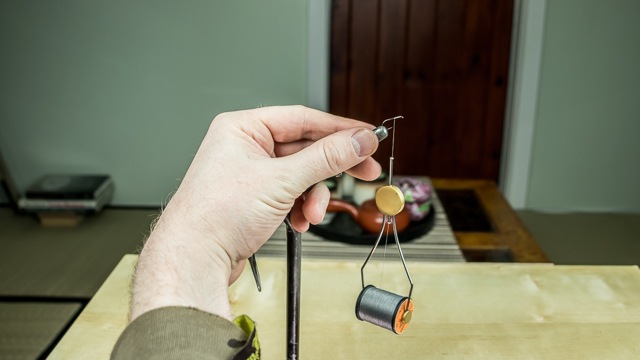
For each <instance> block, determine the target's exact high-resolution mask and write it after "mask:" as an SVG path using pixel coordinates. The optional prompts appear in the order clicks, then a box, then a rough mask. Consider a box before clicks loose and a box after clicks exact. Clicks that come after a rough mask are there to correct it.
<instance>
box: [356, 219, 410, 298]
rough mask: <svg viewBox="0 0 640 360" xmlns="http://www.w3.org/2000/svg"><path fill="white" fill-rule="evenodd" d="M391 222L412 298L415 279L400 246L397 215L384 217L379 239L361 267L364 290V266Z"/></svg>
mask: <svg viewBox="0 0 640 360" xmlns="http://www.w3.org/2000/svg"><path fill="white" fill-rule="evenodd" d="M389 223H391V225H392V226H393V238H394V239H395V242H396V246H397V248H398V254H399V255H400V259H401V260H402V266H403V267H404V272H405V273H406V274H407V279H409V285H410V287H409V296H408V298H409V300H411V294H412V293H413V279H412V278H411V274H410V273H409V268H407V262H406V261H405V259H404V254H403V253H402V247H400V240H399V239H398V229H397V227H396V217H395V216H389V215H386V214H385V215H384V218H383V219H382V224H383V225H382V228H381V229H380V233H379V234H378V239H377V240H376V242H375V244H374V245H373V248H371V252H369V255H368V256H367V258H366V259H365V261H364V263H363V264H362V267H361V268H360V278H361V279H362V289H363V290H364V288H365V283H364V268H365V267H366V266H367V263H368V262H369V259H371V256H372V255H373V253H374V252H375V251H376V248H377V247H378V244H380V240H381V239H382V235H383V234H384V233H385V229H386V227H387V226H388V224H389ZM406 308H407V310H408V309H409V301H408V302H407V305H406Z"/></svg>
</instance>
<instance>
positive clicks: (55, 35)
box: [0, 0, 308, 205]
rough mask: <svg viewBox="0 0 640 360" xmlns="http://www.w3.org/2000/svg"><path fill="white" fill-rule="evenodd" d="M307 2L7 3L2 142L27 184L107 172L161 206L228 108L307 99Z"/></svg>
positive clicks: (130, 195)
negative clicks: (50, 177) (55, 176)
mask: <svg viewBox="0 0 640 360" xmlns="http://www.w3.org/2000/svg"><path fill="white" fill-rule="evenodd" d="M307 17H308V3H307V2H305V1H298V0H277V1H274V0H271V1H259V0H218V1H195V0H189V1H173V0H153V1H152V0H145V1H125V0H112V1H101V2H86V1H79V0H60V1H35V0H24V1H10V2H9V1H3V2H1V3H0V48H1V49H2V56H0V147H1V149H2V152H3V154H4V156H5V158H6V161H7V163H8V166H9V167H10V168H11V171H12V173H13V176H14V178H15V181H16V182H17V185H18V187H19V188H20V190H22V191H24V190H25V188H26V187H27V186H28V185H29V184H30V183H31V182H33V181H35V180H36V178H37V177H39V176H40V175H42V174H45V173H56V172H65V173H83V172H93V173H100V172H105V173H109V174H111V175H112V176H113V177H114V179H115V182H116V187H117V192H116V197H115V199H114V203H115V204H118V205H158V204H160V203H161V202H162V201H164V199H165V197H166V196H167V194H168V193H170V192H171V191H173V190H174V189H175V188H176V186H177V185H178V183H179V179H180V177H181V176H182V175H183V174H184V171H185V170H186V168H187V166H188V165H189V162H190V160H191V158H192V156H193V154H194V153H195V151H196V149H197V146H198V144H199V142H200V140H201V139H202V136H203V135H204V133H205V131H206V129H207V127H208V125H209V123H210V121H211V119H212V118H213V117H214V116H215V115H216V114H218V113H220V112H223V111H229V110H234V109H241V108H253V107H258V106H263V105H274V104H294V103H301V104H305V103H307V101H308V99H307V98H308V94H307V92H308V84H307V82H308V80H307V79H308V71H307V56H308V55H307V42H308V34H307V26H308V18H307Z"/></svg>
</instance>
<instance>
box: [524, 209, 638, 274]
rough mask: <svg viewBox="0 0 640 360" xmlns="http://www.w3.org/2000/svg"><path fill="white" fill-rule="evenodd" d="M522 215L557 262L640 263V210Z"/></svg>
mask: <svg viewBox="0 0 640 360" xmlns="http://www.w3.org/2000/svg"><path fill="white" fill-rule="evenodd" d="M518 216H519V217H520V218H521V219H522V221H523V222H524V224H525V226H526V227H527V229H529V231H530V232H531V234H532V235H533V237H534V238H535V239H536V241H537V242H538V244H540V246H541V247H542V248H543V249H544V251H545V252H546V253H547V254H548V255H549V258H550V259H551V261H552V262H553V263H555V264H563V265H640V214H622V213H561V214H558V213H544V212H537V211H530V210H523V211H518Z"/></svg>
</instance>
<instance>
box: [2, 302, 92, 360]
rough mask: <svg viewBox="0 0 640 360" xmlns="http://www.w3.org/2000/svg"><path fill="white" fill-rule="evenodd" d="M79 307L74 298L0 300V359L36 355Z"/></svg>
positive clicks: (57, 335) (31, 358) (62, 328)
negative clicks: (21, 300) (43, 300)
mask: <svg viewBox="0 0 640 360" xmlns="http://www.w3.org/2000/svg"><path fill="white" fill-rule="evenodd" d="M81 308H82V304H81V303H73V302H72V303H33V302H0V359H14V360H23V359H24V360H33V359H38V358H39V357H40V356H41V355H43V352H45V351H47V349H48V348H49V346H50V345H51V343H52V342H53V341H54V340H56V339H57V338H58V337H59V335H60V333H61V331H62V330H64V329H65V328H66V327H67V326H68V324H69V323H70V322H71V321H72V320H73V319H74V318H75V316H76V314H77V313H78V312H79V311H80V309H81Z"/></svg>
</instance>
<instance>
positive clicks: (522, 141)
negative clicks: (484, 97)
mask: <svg viewBox="0 0 640 360" xmlns="http://www.w3.org/2000/svg"><path fill="white" fill-rule="evenodd" d="M546 2H547V0H514V4H513V5H514V7H513V10H514V11H513V31H512V38H511V55H510V56H511V59H512V61H511V65H510V67H509V87H508V89H507V101H506V108H505V118H504V126H505V128H504V138H503V143H502V149H503V151H502V158H501V159H500V166H501V169H500V184H501V186H500V188H501V189H500V190H501V191H502V193H503V194H504V196H505V197H506V198H507V200H508V201H509V203H510V204H511V206H512V207H513V208H515V209H522V208H524V207H525V206H526V204H527V194H528V190H529V173H530V170H531V160H532V155H533V154H532V152H533V136H534V130H535V120H536V115H537V106H538V86H539V83H540V65H541V62H542V44H543V40H544V24H545V9H546ZM307 20H308V21H307V24H308V29H307V44H308V47H307V105H309V106H311V107H314V108H316V109H319V110H323V111H328V110H329V56H330V54H329V51H330V44H329V39H330V30H331V0H308V7H307Z"/></svg>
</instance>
